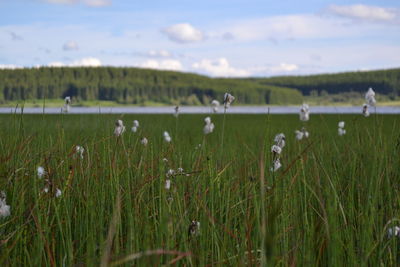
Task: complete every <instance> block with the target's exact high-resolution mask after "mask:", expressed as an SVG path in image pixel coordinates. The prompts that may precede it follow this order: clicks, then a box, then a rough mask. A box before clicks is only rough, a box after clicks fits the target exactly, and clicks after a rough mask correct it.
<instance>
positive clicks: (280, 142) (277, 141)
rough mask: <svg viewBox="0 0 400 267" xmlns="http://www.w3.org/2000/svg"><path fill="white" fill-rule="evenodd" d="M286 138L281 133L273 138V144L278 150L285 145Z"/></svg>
mask: <svg viewBox="0 0 400 267" xmlns="http://www.w3.org/2000/svg"><path fill="white" fill-rule="evenodd" d="M285 140H286V138H285V135H284V134H283V133H280V134H277V135H276V136H275V138H274V141H275V144H276V145H277V146H279V147H280V148H283V147H284V146H285V144H286V142H285Z"/></svg>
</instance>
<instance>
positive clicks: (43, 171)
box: [37, 166, 46, 178]
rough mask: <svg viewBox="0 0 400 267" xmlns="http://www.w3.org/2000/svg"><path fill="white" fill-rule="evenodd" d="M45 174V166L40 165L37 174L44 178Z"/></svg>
mask: <svg viewBox="0 0 400 267" xmlns="http://www.w3.org/2000/svg"><path fill="white" fill-rule="evenodd" d="M45 174H46V171H45V170H44V168H43V167H42V166H39V167H38V168H37V176H38V177H39V178H42V177H43V176H44V175H45Z"/></svg>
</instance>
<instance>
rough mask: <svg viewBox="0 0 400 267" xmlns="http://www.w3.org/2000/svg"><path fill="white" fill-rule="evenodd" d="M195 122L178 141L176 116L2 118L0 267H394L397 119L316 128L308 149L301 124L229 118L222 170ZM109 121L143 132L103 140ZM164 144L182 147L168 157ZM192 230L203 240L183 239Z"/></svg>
mask: <svg viewBox="0 0 400 267" xmlns="http://www.w3.org/2000/svg"><path fill="white" fill-rule="evenodd" d="M204 117H205V116H201V115H182V114H181V115H180V116H179V128H178V127H176V123H177V122H176V118H174V117H173V116H171V115H126V116H118V115H19V114H14V115H1V116H0V123H1V127H0V161H1V164H0V175H1V176H0V190H4V191H5V192H6V193H7V203H8V204H9V205H10V206H11V216H9V217H7V218H3V219H0V251H1V253H0V265H2V266H4V265H11V266H22V265H32V266H48V265H51V266H55V265H57V266H59V265H65V266H73V265H88V266H91V265H100V264H102V265H103V266H106V265H113V266H118V265H128V266H129V265H132V264H135V265H138V266H157V265H162V264H167V265H168V264H178V265H191V266H211V265H220V266H226V265H229V266H236V265H261V264H267V265H270V266H272V265H302V266H313V265H323V266H326V265H332V266H338V265H339V266H340V265H343V266H355V265H357V266H359V265H364V266H365V265H369V266H378V265H398V264H399V260H400V259H399V255H400V254H399V251H398V245H399V244H398V241H399V240H400V239H398V238H388V236H387V231H388V229H389V228H391V227H393V226H395V225H400V221H399V219H400V214H399V209H400V206H399V204H400V199H399V196H400V195H399V190H400V187H399V184H400V183H399V182H400V160H399V153H400V133H399V131H398V129H399V126H400V125H399V123H400V120H399V117H398V116H395V115H384V116H383V115H371V117H369V118H364V117H362V116H361V115H312V117H311V120H310V121H309V122H308V123H307V124H306V126H307V130H308V131H309V132H310V138H309V139H307V140H302V141H296V140H295V134H294V130H296V129H300V128H301V127H302V123H301V122H300V121H299V120H298V116H296V115H269V116H267V115H229V114H227V115H226V118H225V133H224V136H223V139H224V147H223V158H224V160H223V161H221V160H220V157H221V152H220V149H221V147H220V141H221V138H222V136H221V135H222V122H223V120H224V118H223V115H214V116H213V118H212V120H213V122H214V123H215V125H216V128H215V130H214V132H213V133H212V134H210V135H207V136H206V137H204V136H203V133H202V128H203V126H204V125H203V124H204V122H203V119H204ZM117 119H122V120H123V121H124V122H125V124H126V125H127V126H128V127H127V128H128V129H129V128H130V127H129V126H130V124H131V122H132V121H133V119H138V120H139V121H140V128H139V131H138V132H137V133H135V134H134V133H132V132H130V131H129V130H128V129H127V132H125V133H124V134H123V136H122V137H121V138H116V137H114V136H112V133H113V127H114V122H115V120H117ZM340 120H344V121H346V130H347V134H346V135H345V136H342V137H339V136H338V135H337V123H338V121H340ZM174 128H175V129H174ZM164 130H166V131H168V132H170V133H175V134H176V136H179V139H178V138H174V136H173V135H172V136H171V137H172V143H171V144H169V143H165V142H164V141H163V138H162V133H163V131H164ZM174 130H175V131H174ZM280 132H282V133H285V135H286V143H287V144H286V146H285V148H284V151H283V152H282V157H281V162H282V164H283V167H282V168H281V169H279V170H278V171H277V172H275V173H272V172H270V167H271V164H272V155H271V154H270V146H271V145H272V144H273V138H274V136H275V134H277V133H280ZM143 136H145V137H147V138H148V140H149V144H148V145H147V146H146V147H145V146H143V145H141V144H140V139H141V137H143ZM199 144H202V145H201V146H200V147H199V146H198V145H199ZM75 145H81V146H84V147H85V150H86V151H85V155H84V158H83V159H80V157H79V156H75V150H74V149H75ZM163 158H166V159H167V160H168V162H165V161H163ZM38 166H43V167H44V168H45V170H46V172H47V175H46V177H44V178H42V179H39V178H38V177H37V174H36V170H37V167H38ZM179 167H182V168H183V169H184V173H185V174H183V175H176V176H174V177H173V178H172V179H171V180H172V183H171V189H170V190H166V189H165V180H166V175H165V174H166V172H167V171H168V169H175V170H176V169H177V168H179ZM46 179H47V180H48V181H49V184H50V191H49V193H44V192H43V188H44V186H45V185H46V184H47V182H46ZM56 188H60V189H62V196H61V197H59V198H56V197H54V193H55V190H56ZM193 220H195V221H199V222H200V234H199V235H190V234H188V228H189V225H190V223H191V222H192V221H193Z"/></svg>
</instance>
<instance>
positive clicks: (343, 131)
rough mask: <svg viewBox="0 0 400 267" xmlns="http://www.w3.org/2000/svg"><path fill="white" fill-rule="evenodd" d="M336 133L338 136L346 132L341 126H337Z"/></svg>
mask: <svg viewBox="0 0 400 267" xmlns="http://www.w3.org/2000/svg"><path fill="white" fill-rule="evenodd" d="M338 134H339V136H342V135H345V134H346V130H345V129H343V128H338Z"/></svg>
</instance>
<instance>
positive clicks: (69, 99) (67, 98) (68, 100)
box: [64, 96, 71, 105]
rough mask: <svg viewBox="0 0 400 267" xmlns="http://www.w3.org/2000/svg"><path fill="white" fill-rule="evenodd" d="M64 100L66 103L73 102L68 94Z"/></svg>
mask: <svg viewBox="0 0 400 267" xmlns="http://www.w3.org/2000/svg"><path fill="white" fill-rule="evenodd" d="M64 101H65V104H67V105H69V104H71V97H70V96H66V97H65V98H64Z"/></svg>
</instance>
